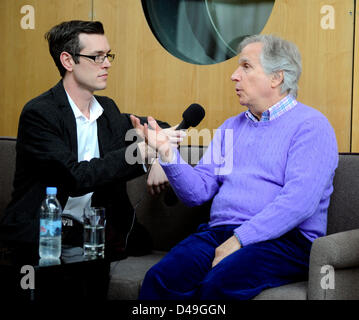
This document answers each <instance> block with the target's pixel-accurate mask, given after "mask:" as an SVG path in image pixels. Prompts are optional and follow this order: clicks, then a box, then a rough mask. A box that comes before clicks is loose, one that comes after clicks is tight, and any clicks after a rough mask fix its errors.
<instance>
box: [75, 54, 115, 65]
mask: <svg viewBox="0 0 359 320" xmlns="http://www.w3.org/2000/svg"><path fill="white" fill-rule="evenodd" d="M74 56H76V57H85V58H90V59H92V60H93V61H94V62H95V63H97V64H102V63H103V62H104V61H105V59H106V58H107V59H108V61H109V62H112V61H113V60H114V59H115V54H114V53H107V54H105V55H98V56H88V55H85V54H79V53H76V54H74Z"/></svg>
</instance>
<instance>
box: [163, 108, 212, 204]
mask: <svg viewBox="0 0 359 320" xmlns="http://www.w3.org/2000/svg"><path fill="white" fill-rule="evenodd" d="M205 114H206V112H205V111H204V109H203V107H202V106H201V105H199V104H198V103H192V104H191V105H190V106H189V107H188V108H187V109H186V110H185V111H184V112H183V114H182V118H183V120H182V122H181V123H180V124H179V125H178V127H177V128H176V130H186V129H188V128H189V127H196V126H198V124H199V123H200V122H201V121H202V119H203V118H204V116H205ZM163 201H164V203H165V204H166V205H167V206H169V207H171V206H173V205H175V204H176V203H177V201H178V198H177V196H176V194H175V192H174V191H173V189H172V188H170V189H168V191H167V192H166V193H165V195H164V199H163Z"/></svg>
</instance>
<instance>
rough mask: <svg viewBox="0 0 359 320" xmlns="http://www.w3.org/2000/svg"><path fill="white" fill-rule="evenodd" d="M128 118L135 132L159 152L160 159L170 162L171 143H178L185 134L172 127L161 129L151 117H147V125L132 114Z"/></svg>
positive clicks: (171, 153)
mask: <svg viewBox="0 0 359 320" xmlns="http://www.w3.org/2000/svg"><path fill="white" fill-rule="evenodd" d="M130 118H131V122H132V125H133V127H134V128H135V129H136V132H137V134H138V135H139V136H140V137H142V138H143V139H144V140H145V141H146V143H147V144H148V145H149V146H150V147H151V148H153V149H155V150H156V151H157V152H159V154H160V156H161V159H162V161H165V162H170V161H171V160H172V158H173V151H172V145H173V144H176V145H177V144H178V143H180V142H181V141H182V140H183V136H184V135H185V134H184V133H183V132H182V131H181V130H174V127H172V128H168V129H164V130H162V129H161V128H160V126H159V125H158V124H157V122H156V120H155V119H154V118H152V117H148V125H147V124H146V123H145V124H144V125H142V124H141V123H140V120H139V119H138V118H136V117H135V116H133V115H131V116H130ZM149 126H150V128H149Z"/></svg>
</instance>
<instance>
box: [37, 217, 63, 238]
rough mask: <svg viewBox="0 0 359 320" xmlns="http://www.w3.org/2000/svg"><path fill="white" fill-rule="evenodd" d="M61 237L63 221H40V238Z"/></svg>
mask: <svg viewBox="0 0 359 320" xmlns="http://www.w3.org/2000/svg"><path fill="white" fill-rule="evenodd" d="M60 235H61V220H58V221H51V220H46V219H40V237H57V236H60Z"/></svg>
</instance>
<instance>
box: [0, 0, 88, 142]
mask: <svg viewBox="0 0 359 320" xmlns="http://www.w3.org/2000/svg"><path fill="white" fill-rule="evenodd" d="M24 5H31V6H32V7H33V8H34V13H35V29H22V28H21V25H20V21H21V19H22V17H23V16H24V15H25V14H22V13H21V12H20V10H21V8H22V7H23V6H24ZM91 17H92V0H77V1H73V0H24V1H23V0H1V1H0V39H1V43H0V52H1V63H0V74H1V77H0V135H7V136H16V135H17V125H18V119H19V115H20V112H21V110H22V108H23V106H24V104H25V103H26V102H27V101H28V100H29V99H31V98H33V97H35V96H36V95H38V94H40V93H42V92H44V91H45V90H47V89H49V88H50V87H51V86H53V85H54V84H56V82H57V81H58V80H59V79H60V75H59V73H58V71H57V68H56V66H55V64H54V62H53V60H52V58H51V56H50V54H49V51H48V46H47V42H46V40H45V39H44V34H45V32H46V31H48V30H49V29H50V28H51V27H52V26H54V25H55V24H57V23H60V22H62V21H65V20H71V19H82V20H89V19H91Z"/></svg>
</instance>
